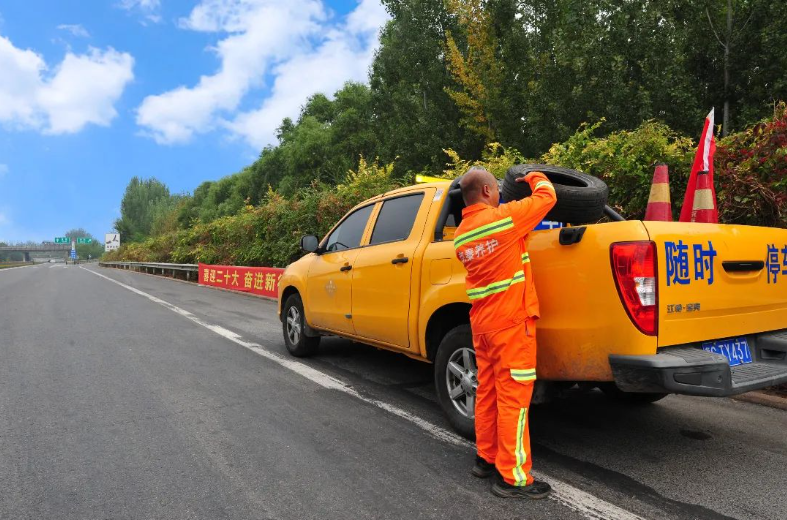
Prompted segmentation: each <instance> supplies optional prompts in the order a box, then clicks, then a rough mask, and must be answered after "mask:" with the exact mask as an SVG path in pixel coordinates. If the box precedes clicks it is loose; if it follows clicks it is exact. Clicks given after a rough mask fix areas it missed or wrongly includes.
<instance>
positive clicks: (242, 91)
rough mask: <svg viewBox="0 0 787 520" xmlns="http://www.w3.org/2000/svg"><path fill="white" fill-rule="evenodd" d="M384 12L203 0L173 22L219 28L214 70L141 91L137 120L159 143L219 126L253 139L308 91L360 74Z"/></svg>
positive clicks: (260, 140)
mask: <svg viewBox="0 0 787 520" xmlns="http://www.w3.org/2000/svg"><path fill="white" fill-rule="evenodd" d="M386 19H387V15H386V13H385V10H384V9H383V8H382V6H381V5H380V2H379V0H362V1H361V2H360V3H359V5H358V7H357V8H356V9H355V10H354V11H353V12H352V13H350V14H349V15H348V16H347V17H346V19H345V20H343V21H339V22H337V21H336V20H334V19H333V18H332V17H331V16H330V15H329V13H328V12H327V10H326V9H325V7H324V5H323V3H322V2H321V1H320V0H290V1H289V2H286V3H285V2H280V1H276V0H202V2H200V4H199V5H197V6H196V7H195V8H194V9H193V10H192V11H191V13H190V14H189V16H188V17H187V18H184V19H182V20H180V24H179V25H180V26H181V27H182V28H186V29H190V30H194V31H202V32H215V33H220V34H222V35H223V39H222V40H221V41H219V43H218V44H217V46H216V48H215V49H212V50H214V51H215V52H216V54H217V56H218V57H219V58H220V59H221V66H220V67H219V70H218V72H216V73H215V74H213V75H210V76H202V77H201V78H200V79H199V82H198V83H197V84H196V85H195V86H194V87H186V86H180V87H178V88H176V89H173V90H170V91H168V92H165V93H163V94H160V95H156V96H148V97H147V98H146V99H145V100H144V101H143V103H142V105H141V106H140V107H139V110H138V112H137V123H138V124H139V125H140V126H142V127H144V128H145V129H146V131H147V133H149V134H150V135H151V136H152V137H153V138H154V139H156V141H157V142H159V143H162V144H172V143H183V142H187V141H188V140H189V139H191V138H192V136H193V135H194V134H197V133H204V132H208V131H211V130H213V129H215V128H217V127H223V128H226V129H228V130H229V131H230V132H231V133H232V134H233V135H238V136H241V137H243V138H244V139H246V140H247V141H248V142H249V143H251V144H252V145H254V146H257V147H260V146H261V145H264V144H267V143H268V142H271V140H272V139H273V132H274V130H275V128H276V127H277V126H278V125H279V124H280V123H281V119H282V118H283V117H285V116H294V115H297V113H298V110H299V108H300V106H301V105H302V104H303V102H304V101H305V100H306V98H307V97H308V96H309V95H311V94H314V93H315V92H325V93H326V94H332V93H333V92H334V91H335V90H337V89H338V88H339V87H341V85H342V84H343V83H344V82H345V81H348V80H356V81H363V80H365V79H366V77H367V70H368V67H369V64H370V63H371V60H372V57H373V53H374V49H375V48H376V45H377V41H378V39H377V33H378V30H379V28H380V26H381V25H382V24H383V23H384V22H385V20H386ZM269 73H272V75H273V76H274V80H273V87H272V95H271V97H269V98H268V99H266V100H265V101H263V103H262V105H261V106H260V107H259V108H258V109H257V110H254V111H252V112H249V113H238V112H237V108H238V106H239V105H240V103H241V101H242V100H243V99H244V97H245V96H246V95H247V94H249V92H251V91H253V90H254V89H256V88H259V87H262V86H263V83H264V80H265V77H266V74H269Z"/></svg>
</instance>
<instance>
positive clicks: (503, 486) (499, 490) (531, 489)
mask: <svg viewBox="0 0 787 520" xmlns="http://www.w3.org/2000/svg"><path fill="white" fill-rule="evenodd" d="M492 493H494V494H495V495H496V496H499V497H501V498H530V499H534V500H538V499H541V498H546V497H548V496H549V494H550V493H552V486H550V485H549V484H547V483H546V482H541V481H538V480H534V481H533V483H532V484H530V485H529V486H512V485H511V484H509V483H508V482H506V481H504V480H501V479H498V480H497V481H496V482H495V483H494V484H493V485H492Z"/></svg>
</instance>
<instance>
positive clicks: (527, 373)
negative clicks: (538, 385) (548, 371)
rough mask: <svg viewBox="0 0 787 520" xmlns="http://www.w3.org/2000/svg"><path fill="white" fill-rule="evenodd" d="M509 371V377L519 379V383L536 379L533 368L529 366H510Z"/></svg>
mask: <svg viewBox="0 0 787 520" xmlns="http://www.w3.org/2000/svg"><path fill="white" fill-rule="evenodd" d="M510 372H511V379H513V380H514V381H519V382H520V383H525V382H527V381H535V380H536V369H535V368H531V369H527V370H517V369H515V368H512V369H511V370H510Z"/></svg>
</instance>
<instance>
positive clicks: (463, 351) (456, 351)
mask: <svg viewBox="0 0 787 520" xmlns="http://www.w3.org/2000/svg"><path fill="white" fill-rule="evenodd" d="M477 371H478V370H477V368H476V363H475V350H474V349H473V335H472V332H471V331H470V325H459V326H458V327H455V328H453V329H451V330H450V331H448V334H446V335H445V337H444V338H443V340H442V341H441V342H440V346H439V347H438V349H437V356H436V357H435V361H434V381H435V388H436V390H437V398H438V400H439V401H440V406H441V407H442V409H443V412H444V413H445V415H446V418H447V419H448V422H449V423H451V426H453V427H454V429H455V430H456V431H457V433H459V434H460V435H462V436H463V437H466V438H468V439H474V438H475V395H476V389H477V388H478V378H477Z"/></svg>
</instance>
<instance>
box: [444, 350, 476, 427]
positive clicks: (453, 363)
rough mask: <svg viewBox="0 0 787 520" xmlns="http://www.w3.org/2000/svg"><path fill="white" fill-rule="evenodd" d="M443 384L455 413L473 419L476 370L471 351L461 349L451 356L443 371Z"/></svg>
mask: <svg viewBox="0 0 787 520" xmlns="http://www.w3.org/2000/svg"><path fill="white" fill-rule="evenodd" d="M445 382H446V387H447V388H448V397H449V398H450V399H451V403H452V404H453V405H454V408H456V411H458V412H459V413H460V414H462V415H463V416H464V417H467V418H468V419H475V397H476V391H477V390H478V368H477V367H476V362H475V351H474V350H473V349H471V348H466V347H463V348H460V349H457V350H456V351H455V352H454V353H453V354H451V357H450V358H449V359H448V365H447V366H446V369H445Z"/></svg>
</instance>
